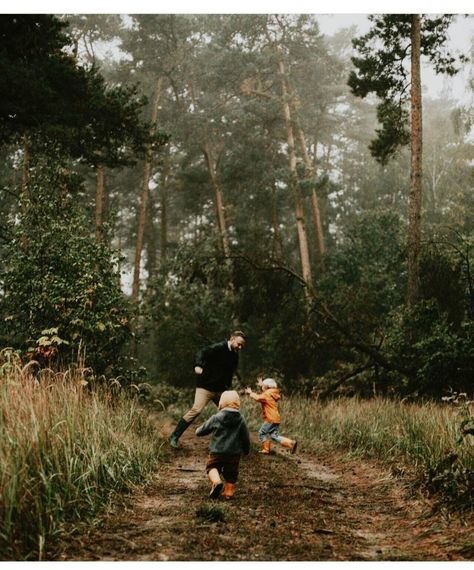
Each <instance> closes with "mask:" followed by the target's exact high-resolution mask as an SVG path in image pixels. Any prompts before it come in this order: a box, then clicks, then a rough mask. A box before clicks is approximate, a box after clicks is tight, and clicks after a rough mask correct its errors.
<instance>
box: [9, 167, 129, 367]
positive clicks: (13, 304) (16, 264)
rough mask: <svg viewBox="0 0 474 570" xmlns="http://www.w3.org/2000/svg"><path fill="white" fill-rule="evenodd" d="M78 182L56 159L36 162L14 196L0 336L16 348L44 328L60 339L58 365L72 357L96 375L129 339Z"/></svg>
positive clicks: (108, 255)
mask: <svg viewBox="0 0 474 570" xmlns="http://www.w3.org/2000/svg"><path fill="white" fill-rule="evenodd" d="M80 196H81V186H80V183H79V182H78V180H76V179H75V178H74V176H73V175H72V174H70V173H69V172H68V171H67V170H66V169H65V168H64V167H62V166H61V163H60V160H59V158H58V160H57V161H55V162H49V163H48V161H46V160H39V161H38V164H37V165H36V166H35V168H34V169H33V170H32V172H31V178H30V181H29V184H28V190H27V192H26V193H25V194H24V195H23V196H22V201H21V204H20V211H19V215H18V219H17V220H15V221H14V222H12V224H11V228H10V231H11V234H12V240H11V242H10V245H9V247H8V250H7V256H6V260H5V265H4V266H3V267H2V271H1V275H0V277H1V285H2V287H1V289H2V294H1V296H0V314H1V316H2V318H1V320H0V338H1V339H2V343H3V345H4V346H5V345H6V346H13V347H15V348H19V349H21V350H23V351H25V352H26V351H27V350H28V348H30V347H34V346H35V343H36V341H37V340H38V339H39V338H40V337H41V336H42V331H43V330H45V329H51V328H55V329H56V330H57V333H58V335H59V337H60V338H61V339H63V340H64V341H67V344H63V345H62V347H61V350H60V351H59V358H60V360H62V361H63V363H67V362H71V361H74V360H75V359H76V358H77V354H78V353H79V352H80V353H81V356H82V357H84V356H85V359H86V362H87V364H89V365H90V366H92V367H94V369H95V370H96V371H97V372H103V371H105V369H106V368H107V366H108V365H109V364H110V363H111V362H114V361H116V359H117V356H118V354H119V353H120V349H121V347H122V346H123V344H124V343H125V342H126V341H127V339H128V338H129V336H130V327H129V313H128V308H127V302H126V300H125V297H124V295H123V293H122V291H121V288H120V278H119V274H118V271H117V261H118V260H117V257H116V256H115V255H114V253H113V252H112V251H111V250H110V249H109V248H108V246H107V245H105V244H104V243H96V242H95V240H94V236H93V233H92V232H91V230H90V228H89V224H88V222H87V218H86V216H85V214H84V213H83V212H82V211H81V209H80V207H79V204H78V202H79V201H80Z"/></svg>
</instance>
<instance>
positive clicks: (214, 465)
mask: <svg viewBox="0 0 474 570" xmlns="http://www.w3.org/2000/svg"><path fill="white" fill-rule="evenodd" d="M239 463H240V455H239V454H237V455H235V454H229V453H211V454H210V455H209V457H208V459H207V464H206V473H209V471H210V470H211V469H217V470H218V471H219V473H222V475H223V476H224V479H225V480H226V482H227V483H234V484H235V483H237V479H238V477H239Z"/></svg>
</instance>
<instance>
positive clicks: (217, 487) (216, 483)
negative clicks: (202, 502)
mask: <svg viewBox="0 0 474 570" xmlns="http://www.w3.org/2000/svg"><path fill="white" fill-rule="evenodd" d="M207 476H208V477H209V481H210V482H211V485H212V487H211V492H210V493H209V497H211V499H217V497H219V495H220V494H221V491H222V488H223V487H224V483H223V482H222V480H221V477H220V475H219V471H218V470H217V469H210V470H209V473H208V474H207Z"/></svg>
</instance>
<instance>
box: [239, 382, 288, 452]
mask: <svg viewBox="0 0 474 570" xmlns="http://www.w3.org/2000/svg"><path fill="white" fill-rule="evenodd" d="M257 384H258V386H260V387H261V389H262V392H261V393H260V394H258V393H256V392H253V391H252V389H251V388H246V389H245V393H246V394H248V395H249V396H250V397H251V398H253V399H254V400H255V401H257V402H259V403H260V404H261V405H262V411H263V424H262V426H261V428H260V430H259V432H258V439H259V440H260V441H261V442H262V449H261V450H260V453H263V454H265V455H267V454H269V453H270V445H271V440H273V441H276V442H277V443H279V444H281V445H283V447H287V448H288V449H289V450H290V452H291V453H295V451H296V446H297V442H296V441H295V440H293V439H289V438H288V437H283V436H282V435H280V433H279V429H280V412H279V410H278V400H279V399H280V391H279V390H278V386H277V383H276V382H275V380H273V378H265V380H263V381H260V380H258V381H257Z"/></svg>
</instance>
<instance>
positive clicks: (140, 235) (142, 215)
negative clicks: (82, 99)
mask: <svg viewBox="0 0 474 570" xmlns="http://www.w3.org/2000/svg"><path fill="white" fill-rule="evenodd" d="M162 87H163V76H160V77H159V78H158V81H157V84H156V89H155V99H154V102H153V109H152V116H151V126H150V136H151V137H153V136H154V135H155V133H156V125H157V122H158V107H159V104H160V99H161V92H162ZM152 158H153V148H152V144H151V143H148V145H147V147H146V151H145V165H144V172H143V186H142V193H141V197H140V208H139V213H138V223H137V241H136V246H135V259H134V264H133V282H132V295H131V301H132V303H136V302H137V301H138V293H139V290H140V265H141V259H142V252H143V243H144V235H145V223H146V212H147V206H148V199H149V196H150V189H149V184H150V175H151V165H152Z"/></svg>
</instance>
